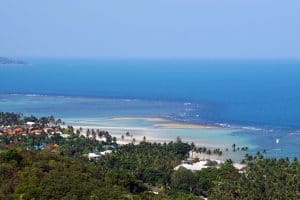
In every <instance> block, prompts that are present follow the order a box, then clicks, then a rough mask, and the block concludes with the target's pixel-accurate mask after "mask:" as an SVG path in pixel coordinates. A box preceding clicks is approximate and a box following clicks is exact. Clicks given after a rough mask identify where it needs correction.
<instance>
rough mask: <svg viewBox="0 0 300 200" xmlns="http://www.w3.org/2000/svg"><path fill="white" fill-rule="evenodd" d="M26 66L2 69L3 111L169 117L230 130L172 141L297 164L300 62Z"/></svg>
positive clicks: (46, 62)
mask: <svg viewBox="0 0 300 200" xmlns="http://www.w3.org/2000/svg"><path fill="white" fill-rule="evenodd" d="M25 61H27V62H29V63H31V64H30V65H27V66H1V67H0V75H1V78H0V93H1V95H0V111H17V112H23V113H27V114H35V115H39V116H41V115H55V116H56V117H62V118H64V119H69V118H80V119H87V118H93V119H98V118H101V119H103V118H107V119H108V118H112V117H165V118H168V119H171V120H173V121H175V122H178V121H180V122H188V123H200V124H211V125H218V126H220V127H226V128H229V129H226V131H227V130H230V131H229V132H226V134H224V136H223V135H222V134H221V133H220V134H219V135H218V136H217V135H214V134H209V133H207V132H203V133H202V132H201V131H199V132H198V131H195V130H184V129H183V130H177V129H176V130H171V129H168V130H167V131H166V133H165V135H170V137H172V136H173V135H174V138H175V137H176V136H175V135H180V136H181V137H182V136H187V138H193V139H194V138H197V137H198V136H200V135H202V138H203V139H204V138H210V139H211V142H212V141H213V140H216V141H218V137H219V138H222V137H224V138H222V139H221V140H222V141H225V143H227V141H235V140H237V142H241V143H242V142H246V143H247V144H248V145H252V146H253V148H254V149H255V150H262V149H266V150H268V154H269V155H271V156H289V157H294V156H297V157H299V156H300V148H299V146H300V115H299V113H300V106H299V102H300V93H299V92H298V91H300V62H299V61H293V60H291V61H246V60H244V61H195V60H191V61H176V60H173V61H168V60H156V61H154V60H152V61H149V60H148V61H147V60H115V61H111V60H87V59H41V58H40V59H37V58H32V59H27V58H25ZM16 93H18V94H24V95H12V94H16ZM28 94H36V95H28ZM41 95H44V96H41ZM118 123H120V125H128V126H134V125H141V126H146V127H147V126H148V125H149V122H148V121H145V120H144V121H143V120H139V121H125V122H120V121H119V122H118ZM200 132H201V134H200ZM199 138H200V137H199ZM214 138H215V139H214ZM276 139H279V140H280V142H279V144H276V143H275V141H276ZM228 143H229V142H228Z"/></svg>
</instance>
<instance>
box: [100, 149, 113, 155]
mask: <svg viewBox="0 0 300 200" xmlns="http://www.w3.org/2000/svg"><path fill="white" fill-rule="evenodd" d="M110 153H112V150H106V151H102V152H100V154H101V155H103V156H105V155H108V154H110Z"/></svg>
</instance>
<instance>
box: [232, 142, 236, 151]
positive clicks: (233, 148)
mask: <svg viewBox="0 0 300 200" xmlns="http://www.w3.org/2000/svg"><path fill="white" fill-rule="evenodd" d="M235 146H236V145H235V144H233V145H232V150H233V151H234V152H235Z"/></svg>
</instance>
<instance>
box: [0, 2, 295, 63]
mask: <svg viewBox="0 0 300 200" xmlns="http://www.w3.org/2000/svg"><path fill="white" fill-rule="evenodd" d="M0 56H10V57H16V56H19V57H20V56H30V57H34V56H49V57H99V58H182V59H189V58H197V59H290V58H297V59H298V58H300V1H299V0H284V1H283V0H244V1H242V0H147V1H146V0H126V1H125V0H109V1H104V0H88V1H87V0H76V1H75V0H43V1H41V0H26V1H25V0H24V1H20V0H0Z"/></svg>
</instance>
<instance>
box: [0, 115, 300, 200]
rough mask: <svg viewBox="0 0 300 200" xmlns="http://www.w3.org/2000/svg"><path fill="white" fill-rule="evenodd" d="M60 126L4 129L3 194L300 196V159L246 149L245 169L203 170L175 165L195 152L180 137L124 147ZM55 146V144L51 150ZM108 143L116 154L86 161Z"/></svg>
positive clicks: (12, 121) (16, 120) (7, 120)
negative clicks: (47, 129) (13, 131)
mask: <svg viewBox="0 0 300 200" xmlns="http://www.w3.org/2000/svg"><path fill="white" fill-rule="evenodd" d="M0 119H1V123H3V124H7V125H16V124H18V126H20V125H22V124H24V122H26V120H30V121H34V120H36V121H35V122H36V123H37V125H38V126H40V127H45V126H46V127H47V126H48V124H49V123H52V122H57V120H55V119H54V118H52V117H49V118H39V119H38V118H36V117H34V116H30V119H27V118H26V117H23V116H22V115H21V114H13V113H0ZM24 119H25V120H24ZM1 123H0V125H3V124H1ZM52 129H54V128H53V127H52ZM55 129H58V130H59V131H61V134H58V133H54V134H53V133H48V132H45V131H44V132H42V133H40V134H27V133H22V134H7V133H1V135H0V181H1V182H0V199H5V200H6V199H7V200H8V199H24V200H27V199H28V200H29V199H42V200H43V199H45V200H46V199H47V200H48V199H49V200H50V199H68V200H72V199H93V200H97V199H163V200H171V199H175V200H186V199H187V200H189V199H190V200H194V199H201V198H202V197H208V198H209V199H210V200H211V199H215V200H218V199H224V200H234V199H246V200H252V199H257V200H259V199H270V200H271V199H272V200H273V199H278V200H281V199H282V200H285V199H300V163H299V161H298V160H294V161H292V162H291V161H289V160H288V159H271V158H263V155H262V154H261V153H257V154H256V155H253V156H252V155H248V154H246V156H245V159H244V160H243V162H244V163H246V164H247V167H246V168H245V169H244V170H242V171H238V170H237V169H235V168H234V166H233V164H232V162H231V161H230V160H228V161H226V162H225V163H224V164H221V165H220V166H219V167H209V168H205V169H202V170H201V171H195V172H194V171H190V170H188V169H185V168H183V167H181V168H179V169H178V170H177V171H176V170H174V167H175V166H177V165H178V164H180V162H181V160H183V159H185V158H187V156H188V153H189V152H190V150H191V149H193V150H195V146H194V145H193V144H192V145H189V144H187V143H184V142H182V141H181V140H177V142H170V143H164V144H157V143H148V142H145V141H144V142H141V143H140V144H136V145H134V144H128V145H123V146H118V145H117V144H116V141H115V139H114V138H112V137H111V136H110V135H109V133H108V132H105V131H99V130H88V131H87V132H86V136H83V134H82V133H80V130H76V131H74V130H73V127H65V128H61V127H59V126H57V125H55ZM64 135H66V136H67V137H63V136H64ZM96 137H98V138H101V137H104V138H106V141H99V140H97V138H96ZM54 144H55V145H56V146H57V147H56V148H53V149H52V148H50V149H49V148H48V147H49V146H51V145H52V146H53V145H54ZM107 148H110V149H112V150H113V152H112V153H111V154H108V155H102V156H101V157H100V158H99V159H98V160H97V161H89V160H88V159H87V153H88V152H97V151H102V150H105V149H107ZM235 148H238V147H236V145H233V149H235ZM245 148H246V147H245ZM206 150H207V149H206V148H205V147H201V151H202V152H206ZM215 153H216V154H220V151H219V150H218V149H216V151H215ZM209 165H210V166H215V164H214V163H213V162H210V164H209Z"/></svg>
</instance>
